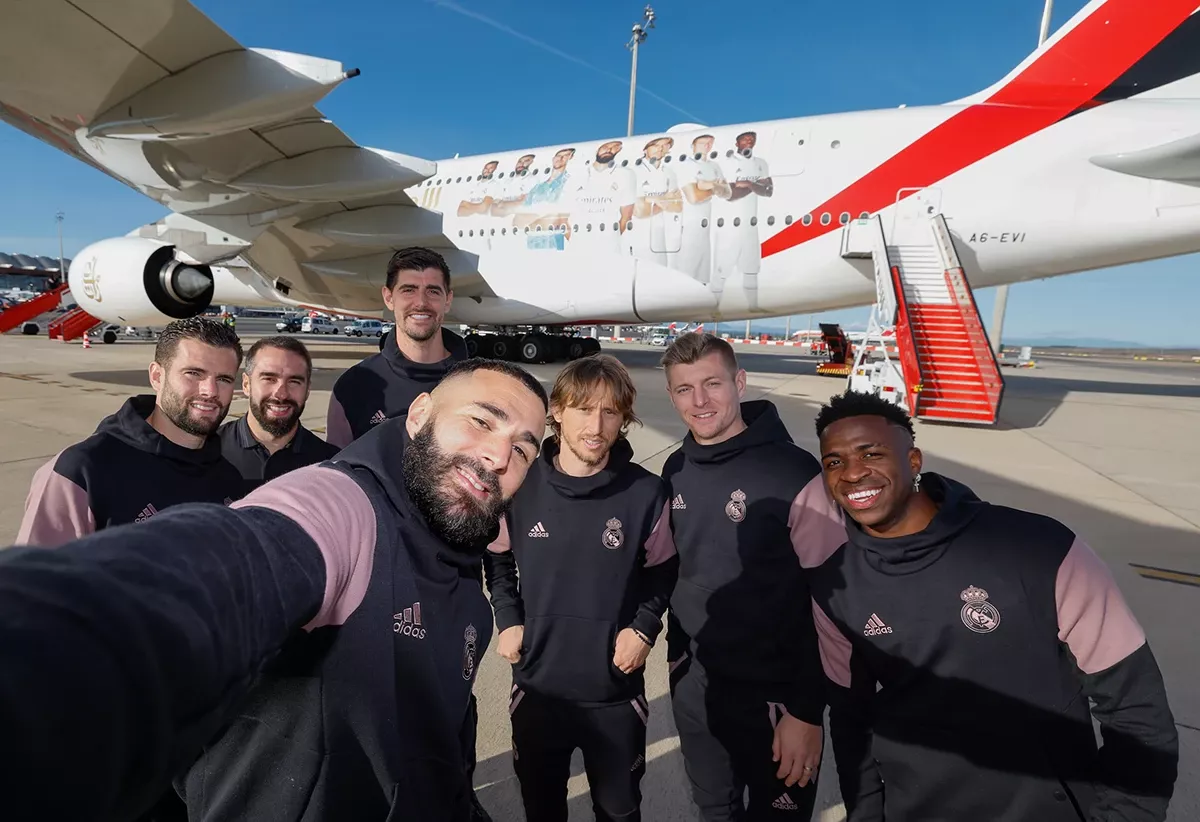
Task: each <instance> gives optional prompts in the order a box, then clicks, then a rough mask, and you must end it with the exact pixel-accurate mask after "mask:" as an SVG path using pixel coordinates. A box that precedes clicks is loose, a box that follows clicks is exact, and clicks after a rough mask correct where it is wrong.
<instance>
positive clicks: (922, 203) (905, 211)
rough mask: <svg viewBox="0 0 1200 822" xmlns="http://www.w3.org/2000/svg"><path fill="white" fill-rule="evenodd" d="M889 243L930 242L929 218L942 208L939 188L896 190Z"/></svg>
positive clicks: (913, 243)
mask: <svg viewBox="0 0 1200 822" xmlns="http://www.w3.org/2000/svg"><path fill="white" fill-rule="evenodd" d="M896 201H897V202H896V207H895V210H894V211H893V213H892V232H891V237H890V238H889V239H888V242H889V244H890V245H910V244H912V245H915V244H925V243H929V242H932V239H931V237H930V233H929V232H930V231H931V230H932V229H931V228H930V223H929V221H930V219H931V218H932V217H933V215H935V214H937V213H938V212H939V211H941V210H942V190H941V189H940V188H915V187H914V188H902V189H900V190H899V191H897V192H896Z"/></svg>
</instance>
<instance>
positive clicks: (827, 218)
mask: <svg viewBox="0 0 1200 822" xmlns="http://www.w3.org/2000/svg"><path fill="white" fill-rule="evenodd" d="M831 222H833V217H832V216H830V214H829V212H828V211H826V212H825V213H823V214H822V215H821V225H829V224H830V223H831Z"/></svg>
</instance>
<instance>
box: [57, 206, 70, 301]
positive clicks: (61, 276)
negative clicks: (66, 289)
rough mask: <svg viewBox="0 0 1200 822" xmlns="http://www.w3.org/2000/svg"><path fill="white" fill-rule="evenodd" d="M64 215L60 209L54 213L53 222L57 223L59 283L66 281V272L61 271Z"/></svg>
mask: <svg viewBox="0 0 1200 822" xmlns="http://www.w3.org/2000/svg"><path fill="white" fill-rule="evenodd" d="M66 216H67V215H66V214H64V213H63V212H61V211H60V212H58V213H57V214H55V215H54V222H56V223H58V277H59V280H58V282H59V285H61V284H63V283H65V282H66V281H67V272H65V271H63V236H62V225H63V219H64V218H65V217H66Z"/></svg>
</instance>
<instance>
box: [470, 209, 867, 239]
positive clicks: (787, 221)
mask: <svg viewBox="0 0 1200 822" xmlns="http://www.w3.org/2000/svg"><path fill="white" fill-rule="evenodd" d="M870 216H871V215H870V213H869V212H866V211H864V212H863V213H862V214H860V215H859V219H860V220H866V219H868V218H869V217H870ZM792 222H793V219H792V215H791V214H789V215H787V216H786V217H784V218H783V223H784V225H791V224H792ZM832 222H833V215H832V214H830V213H829V212H828V211H826V212H825V213H824V214H822V215H821V217H820V223H821V225H829V224H830V223H832ZM849 222H850V212H849V211H843V212H842V213H841V215H840V216H839V217H838V223H839V224H841V225H847V224H849ZM741 224H742V218H741V217H734V218H733V225H734V226H735V227H736V226H740V225H741ZM800 224H801V225H812V224H813V215H811V214H805V215H804V216H803V217H801V218H800ZM750 225H754V226H756V225H758V218H757V217H751V218H750ZM767 225H775V217H774V216H773V215H772V216H770V217H767ZM607 226H608V223H597V224H596V230H597V231H604V230H605V228H606V227H607ZM700 227H701V228H708V219H707V218H705V219H703V220H701V221H700ZM724 227H725V218H724V217H718V218H717V228H724ZM583 228H584V231H591V230H592V224H591V223H587V224H585V225H584V227H583ZM620 228H621V224H620V223H613V224H612V230H613V231H619V230H620ZM541 230H542V227H541V226H538V227H537V228H535V229H533V231H535V232H538V231H541ZM549 230H550V231H565V230H566V224H565V223H564V224H563V225H560V226H552V227H551V228H550V229H549ZM571 230H572V231H579V224H578V223H576V224H574V225H572V226H571ZM625 230H626V231H632V230H633V223H632V222H630V223H628V224H627V225H626V226H625ZM529 232H530V228H529V226H525V229H524V233H526V234H528V233H529ZM508 233H509V232H508V228H501V229H500V234H501V235H504V234H508ZM512 233H513V234H518V233H520V230H519V229H517V228H515V227H514V228H513V230H512ZM488 234H490V236H493V237H494V236H496V229H494V228H493V229H489V230H487V233H485V229H482V228H480V229H478V230H476V229H474V228H469V229H461V228H460V229H459V230H458V236H459V237H476V236H479V237H483V236H487V235H488Z"/></svg>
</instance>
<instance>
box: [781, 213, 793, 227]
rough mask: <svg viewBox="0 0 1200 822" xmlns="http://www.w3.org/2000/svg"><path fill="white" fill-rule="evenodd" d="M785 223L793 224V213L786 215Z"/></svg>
mask: <svg viewBox="0 0 1200 822" xmlns="http://www.w3.org/2000/svg"><path fill="white" fill-rule="evenodd" d="M783 224H784V225H791V224H792V215H791V214H789V215H787V216H786V217H784V218H783Z"/></svg>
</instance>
